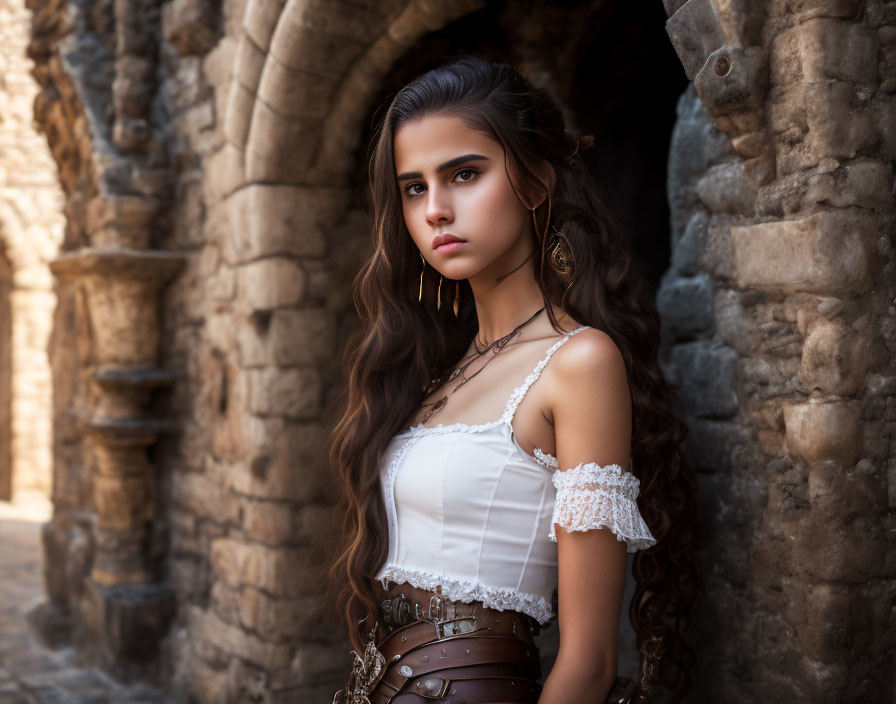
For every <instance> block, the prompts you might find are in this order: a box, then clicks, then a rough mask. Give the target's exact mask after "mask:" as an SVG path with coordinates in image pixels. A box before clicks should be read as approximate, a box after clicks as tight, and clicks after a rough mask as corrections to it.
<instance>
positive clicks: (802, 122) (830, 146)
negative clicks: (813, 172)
mask: <svg viewBox="0 0 896 704" xmlns="http://www.w3.org/2000/svg"><path fill="white" fill-rule="evenodd" d="M869 97H870V92H869V91H868V90H867V89H860V88H857V87H856V85H855V84H853V83H847V82H845V81H837V80H833V79H832V80H829V81H817V82H815V83H798V84H791V85H789V86H784V87H782V88H776V89H774V90H773V99H772V100H770V101H769V103H768V122H769V126H770V127H771V130H772V132H773V134H774V135H775V138H776V141H777V150H776V162H777V164H776V166H777V173H778V176H779V177H780V176H785V175H788V174H792V173H796V172H798V171H802V170H805V169H809V168H812V167H814V166H816V165H818V164H820V163H821V162H823V161H824V160H825V159H831V158H832V159H836V160H838V161H848V160H850V159H854V158H855V157H856V156H857V155H858V154H873V153H878V152H879V151H881V150H880V142H881V138H880V137H879V134H880V133H881V131H883V132H886V130H887V129H888V125H887V122H886V119H883V121H881V120H882V113H881V112H880V110H879V108H878V106H879V102H873V103H871V104H870V105H868V104H867V103H868V98H869ZM890 122H892V120H890ZM884 141H885V140H884Z"/></svg>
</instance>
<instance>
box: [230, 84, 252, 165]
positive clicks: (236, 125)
mask: <svg viewBox="0 0 896 704" xmlns="http://www.w3.org/2000/svg"><path fill="white" fill-rule="evenodd" d="M254 110H255V95H254V94H253V93H252V92H251V91H249V89H248V88H246V87H245V86H243V85H242V84H240V83H239V82H237V81H233V82H231V84H230V90H229V92H228V94H227V109H226V110H225V111H224V137H225V138H226V139H227V142H228V143H229V144H230V145H231V146H234V147H236V148H237V149H239V150H240V153H241V155H242V150H244V149H245V147H246V142H247V141H248V140H249V129H250V128H251V126H252V113H253V111H254Z"/></svg>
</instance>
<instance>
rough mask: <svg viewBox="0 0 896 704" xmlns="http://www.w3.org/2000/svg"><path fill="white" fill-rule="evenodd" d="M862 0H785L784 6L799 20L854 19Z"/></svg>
mask: <svg viewBox="0 0 896 704" xmlns="http://www.w3.org/2000/svg"><path fill="white" fill-rule="evenodd" d="M863 5H864V2H863V0H787V2H786V7H787V9H788V10H789V11H790V12H793V13H795V14H797V15H798V16H799V17H798V19H800V20H807V19H811V18H813V17H843V18H852V19H855V18H856V17H857V16H858V14H859V13H860V12H861V10H862V6H863Z"/></svg>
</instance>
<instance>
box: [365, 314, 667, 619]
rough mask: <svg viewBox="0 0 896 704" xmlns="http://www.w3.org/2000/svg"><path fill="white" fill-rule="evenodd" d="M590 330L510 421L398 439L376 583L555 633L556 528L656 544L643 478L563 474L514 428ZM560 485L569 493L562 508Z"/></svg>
mask: <svg viewBox="0 0 896 704" xmlns="http://www.w3.org/2000/svg"><path fill="white" fill-rule="evenodd" d="M586 327H587V326H584V325H583V326H581V327H579V328H576V329H575V330H572V331H570V332H568V333H567V334H566V335H564V336H563V337H561V338H560V339H559V340H558V341H557V342H556V343H554V344H553V345H552V346H551V348H550V349H549V350H548V352H547V354H546V355H545V357H544V358H543V359H542V360H541V361H540V362H539V363H538V365H537V366H536V367H535V369H534V370H533V371H532V372H531V373H530V374H529V375H528V376H527V377H526V379H525V380H524V382H523V383H522V384H521V385H520V386H518V387H517V388H516V389H514V391H513V393H512V394H511V395H510V397H509V398H508V400H507V403H506V405H505V408H504V412H503V414H502V415H501V417H500V418H498V419H496V420H494V421H491V422H489V423H484V424H481V425H466V424H463V423H454V424H451V425H437V426H435V427H431V428H426V427H424V426H423V424H422V423H421V424H419V425H416V426H412V427H411V428H408V429H407V430H405V431H404V432H402V433H399V434H398V435H396V436H395V437H394V438H392V440H391V441H390V443H389V445H388V447H387V449H386V454H385V461H384V463H383V468H382V471H381V476H380V480H381V481H380V485H381V490H382V492H383V499H384V502H385V506H386V514H387V518H388V528H389V553H388V557H387V560H386V563H385V564H384V565H383V566H382V568H381V569H380V570H379V572H378V573H377V575H376V578H377V579H378V580H380V581H381V582H382V583H383V586H384V587H387V586H388V582H389V581H392V582H396V583H402V582H408V583H410V584H412V585H413V586H415V587H419V588H422V589H428V590H432V591H441V593H442V594H444V595H445V596H447V597H448V598H450V599H453V600H456V601H462V602H470V601H474V600H475V601H481V602H483V603H484V604H485V605H486V606H489V607H491V608H497V609H502V610H503V609H510V610H514V611H521V612H523V613H527V614H529V615H530V616H532V617H534V618H535V619H536V620H538V621H539V622H540V623H542V624H546V623H548V622H550V621H551V619H552V618H553V617H554V616H555V613H554V609H553V607H552V600H553V593H554V590H555V589H556V586H557V545H556V536H555V533H554V523H555V522H558V523H559V524H560V525H562V526H566V527H567V528H568V529H569V530H585V529H589V528H595V527H608V528H610V529H611V530H613V531H614V532H616V533H617V537H618V539H619V540H625V541H626V542H628V547H629V550H630V551H634V550H636V549H639V548H641V547H648V546H649V545H651V544H653V543H654V542H655V541H654V540H653V537H652V536H651V535H650V532H649V531H648V530H647V526H646V525H644V522H643V520H642V519H641V517H640V514H638V509H637V505H636V503H635V498H636V497H637V489H638V480H637V479H636V478H635V477H634V476H633V475H631V474H628V473H623V472H622V469H621V468H619V467H618V466H617V465H612V466H611V467H612V468H615V470H617V471H615V472H614V471H613V470H612V469H610V468H607V467H597V465H594V464H593V463H590V464H591V466H590V467H589V466H588V465H585V466H582V465H580V466H579V467H577V468H575V470H570V471H569V472H560V470H559V467H558V464H557V460H556V459H555V458H554V457H553V456H551V455H550V454H548V453H545V452H543V451H542V450H540V449H539V448H536V449H535V450H534V455H530V454H528V453H527V452H526V451H525V450H524V449H523V448H522V447H521V446H520V445H519V443H518V442H517V440H516V438H515V437H514V435H513V426H512V424H511V422H512V420H513V416H514V413H515V412H516V409H517V407H518V406H519V404H520V402H521V401H522V399H523V397H524V396H525V394H526V392H527V391H528V389H529V387H530V386H531V385H532V384H533V383H534V382H535V381H536V380H537V379H538V377H539V375H540V374H541V371H542V370H543V369H544V367H545V365H546V364H547V363H548V361H549V360H550V358H551V355H553V353H554V352H555V351H556V350H557V349H559V348H560V346H561V345H563V344H564V343H565V342H566V341H567V340H568V339H569V338H570V337H572V336H573V335H575V334H577V333H578V332H580V331H582V330H584V329H586ZM583 472H584V473H585V474H586V475H587V476H583V475H582V473H583ZM595 472H597V474H595ZM560 475H566V476H565V477H561V476H560ZM570 480H573V481H570ZM588 482H591V483H590V484H589V483H588ZM558 483H559V486H563V487H564V489H563V492H565V493H564V494H563V495H561V496H560V497H559V499H560V501H558V496H557V492H558ZM596 497H597V499H599V500H596ZM623 524H625V525H623Z"/></svg>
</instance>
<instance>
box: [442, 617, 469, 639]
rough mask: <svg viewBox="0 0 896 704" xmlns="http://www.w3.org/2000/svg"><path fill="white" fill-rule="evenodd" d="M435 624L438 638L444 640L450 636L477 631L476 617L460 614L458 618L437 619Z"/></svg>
mask: <svg viewBox="0 0 896 704" xmlns="http://www.w3.org/2000/svg"><path fill="white" fill-rule="evenodd" d="M433 625H434V626H435V627H436V640H442V639H443V638H448V637H449V636H457V635H461V634H463V633H472V632H473V631H475V630H476V617H475V616H460V617H458V618H449V619H445V620H444V621H436V622H435V623H434V624H433Z"/></svg>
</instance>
